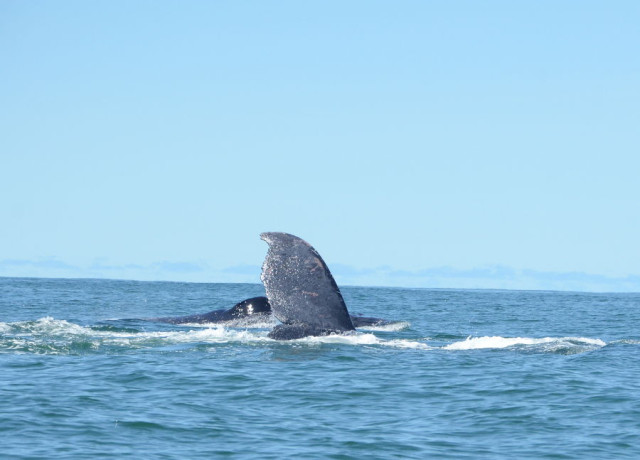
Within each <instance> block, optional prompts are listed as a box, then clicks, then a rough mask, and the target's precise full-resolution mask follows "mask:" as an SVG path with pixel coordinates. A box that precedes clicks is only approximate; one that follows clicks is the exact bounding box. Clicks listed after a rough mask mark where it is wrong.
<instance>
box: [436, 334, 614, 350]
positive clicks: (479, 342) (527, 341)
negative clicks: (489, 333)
mask: <svg viewBox="0 0 640 460" xmlns="http://www.w3.org/2000/svg"><path fill="white" fill-rule="evenodd" d="M605 345H607V344H606V342H604V341H602V340H600V339H591V338H587V337H544V338H530V337H500V336H494V337H468V338H467V339H466V340H463V341H460V342H454V343H451V344H449V345H445V346H444V347H442V348H443V349H445V350H458V351H459V350H481V349H502V348H512V347H513V348H517V349H521V350H526V351H542V352H548V353H561V354H574V353H582V352H585V351H590V350H596V349H598V348H602V347H604V346H605Z"/></svg>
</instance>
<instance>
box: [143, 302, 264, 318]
mask: <svg viewBox="0 0 640 460" xmlns="http://www.w3.org/2000/svg"><path fill="white" fill-rule="evenodd" d="M270 317H271V305H269V300H268V299H267V298H266V297H264V296H259V297H251V298H250V299H245V300H243V301H242V302H239V303H237V304H235V305H234V306H233V307H231V308H229V309H227V310H212V311H210V312H208V313H201V314H195V315H187V316H166V317H162V318H150V321H157V322H161V323H170V324H209V323H214V324H215V323H229V322H244V323H251V322H260V321H261V320H268V319H269V318H270Z"/></svg>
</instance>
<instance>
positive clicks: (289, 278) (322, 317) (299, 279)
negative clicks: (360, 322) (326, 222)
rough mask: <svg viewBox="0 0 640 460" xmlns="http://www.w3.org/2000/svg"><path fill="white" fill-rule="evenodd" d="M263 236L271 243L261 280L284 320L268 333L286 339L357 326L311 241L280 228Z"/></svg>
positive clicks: (326, 333) (328, 332)
mask: <svg viewBox="0 0 640 460" xmlns="http://www.w3.org/2000/svg"><path fill="white" fill-rule="evenodd" d="M260 238H262V239H263V240H264V241H266V242H267V243H268V244H269V251H268V252H267V256H266V258H265V260H264V264H263V265H262V275H261V279H262V283H263V284H264V287H265V291H266V293H267V298H268V299H269V303H270V304H271V310H272V312H273V314H274V316H275V317H276V318H277V319H278V320H280V322H282V323H283V324H281V325H279V326H276V327H275V328H274V329H273V330H272V331H271V333H270V334H269V337H271V338H274V339H279V340H287V339H296V338H301V337H306V336H310V335H328V334H331V333H333V332H337V333H341V332H346V331H353V330H355V328H354V327H353V323H352V321H351V317H350V316H349V312H348V310H347V306H346V305H345V303H344V299H343V298H342V294H341V293H340V289H338V285H337V284H336V282H335V280H334V279H333V276H332V275H331V272H330V271H329V268H328V267H327V264H325V262H324V260H322V257H320V254H318V252H317V251H316V250H315V249H314V248H313V247H312V246H311V245H310V244H309V243H307V242H306V241H304V240H302V239H301V238H298V237H297V236H293V235H290V234H288V233H280V232H267V233H262V234H261V235H260Z"/></svg>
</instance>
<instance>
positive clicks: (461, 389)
mask: <svg viewBox="0 0 640 460" xmlns="http://www.w3.org/2000/svg"><path fill="white" fill-rule="evenodd" d="M341 290H342V293H343V296H344V298H345V301H346V303H347V306H348V308H349V310H350V312H351V313H352V314H363V315H365V316H378V317H381V318H384V319H393V320H398V321H401V322H400V323H399V324H395V325H393V326H387V327H382V328H370V329H366V330H364V329H363V330H359V331H358V332H357V333H355V334H353V335H342V336H329V337H311V338H304V339H299V340H295V341H290V342H284V341H275V340H271V339H269V338H268V337H267V333H268V332H269V330H270V328H271V327H272V326H273V324H270V323H269V321H267V322H265V324H258V325H257V326H258V327H255V328H242V327H240V328H237V327H224V326H220V325H217V326H216V325H171V324H163V323H155V322H150V321H146V320H144V318H149V317H159V316H177V315H187V314H192V313H203V312H207V311H209V310H214V309H221V308H229V307H231V306H232V305H233V304H235V303H237V302H239V301H240V300H242V299H245V298H248V297H253V296H258V295H264V289H263V287H262V285H260V284H215V283H211V284H197V283H172V282H138V281H113V280H94V279H77V280H76V279H31V278H30V279H27V278H0V458H7V459H43V458H46V459H87V458H118V459H121V458H145V459H186V458H188V459H205V458H206V459H210V458H238V459H243V458H261V459H282V458H306V459H314V458H317V459H326V458H329V459H360V458H368V459H387V458H415V459H424V458H455V459H461V458H482V459H485V458H490V459H501V458H504V459H507V458H508V459H513V458H519V459H523V458H536V459H541V458H553V459H584V458H603V459H612V458H629V459H638V458H640V332H639V330H638V325H639V324H640V294H611V293H581V292H542V291H495V290H446V289H399V288H374V287H348V286H347V287H343V288H342V289H341Z"/></svg>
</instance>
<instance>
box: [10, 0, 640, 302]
mask: <svg viewBox="0 0 640 460" xmlns="http://www.w3.org/2000/svg"><path fill="white" fill-rule="evenodd" d="M639 24H640V2H637V1H612V2H601V1H597V2H596V1H577V0H576V1H561V2H558V1H555V0H554V1H537V2H513V1H486V2H477V1H402V2H388V1H384V2H382V1H380V2H378V1H370V0H367V1H348V2H344V1H336V2H332V1H317V2H300V1H288V2H285V1H273V2H269V1H252V2H248V1H224V2H223V1H220V2H216V1H171V2H170V1H130V2H129V1H126V2H125V1H121V2H117V1H102V2H97V1H92V2H87V1H58V2H45V1H34V2H24V1H18V0H16V1H8V0H5V1H2V2H0V130H1V132H0V155H1V163H0V210H1V216H2V221H1V225H0V275H1V276H63V277H111V278H133V279H166V280H185V281H211V282H216V281H252V282H259V266H260V265H261V263H262V260H263V258H264V255H265V253H266V249H267V246H266V244H265V243H264V242H262V241H260V239H259V237H258V235H259V233H260V232H262V231H286V232H289V233H294V234H296V235H298V236H301V237H302V238H304V239H306V240H307V241H309V242H310V243H311V244H312V245H314V246H315V247H316V248H317V249H318V250H319V251H320V253H321V254H322V255H323V257H324V258H325V260H326V261H327V263H328V264H329V266H330V267H335V268H334V272H335V275H336V278H337V280H338V282H339V283H340V284H360V285H399V286H418V287H487V288H492V287H506V288H525V289H529V288H536V289H580V290H633V291H640V250H639V245H638V236H639V235H640V52H639V50H640V26H639Z"/></svg>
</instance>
